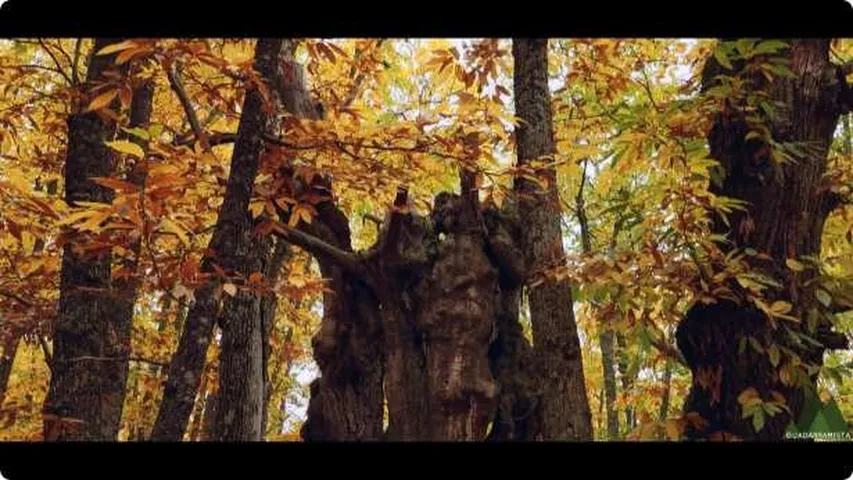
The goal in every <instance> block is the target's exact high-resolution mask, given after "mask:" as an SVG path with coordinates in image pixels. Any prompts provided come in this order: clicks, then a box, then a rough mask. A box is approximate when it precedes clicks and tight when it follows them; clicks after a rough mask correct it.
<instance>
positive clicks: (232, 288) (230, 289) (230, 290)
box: [222, 283, 237, 297]
mask: <svg viewBox="0 0 853 480" xmlns="http://www.w3.org/2000/svg"><path fill="white" fill-rule="evenodd" d="M222 290H225V293H227V294H228V295H231V296H232V297H233V296H234V295H237V285H234V284H233V283H226V284H225V285H223V286H222Z"/></svg>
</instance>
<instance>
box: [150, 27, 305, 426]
mask: <svg viewBox="0 0 853 480" xmlns="http://www.w3.org/2000/svg"><path fill="white" fill-rule="evenodd" d="M289 49H290V42H289V41H286V40H281V39H279V40H272V39H261V40H259V41H258V44H257V46H256V48H255V68H256V70H258V71H259V72H260V74H261V77H262V78H263V79H264V80H265V81H267V82H268V84H270V85H275V86H277V85H279V84H280V81H279V79H280V73H281V72H280V71H279V67H278V65H279V60H280V59H281V58H283V57H285V56H286V55H287V53H286V52H287V51H289ZM269 92H270V93H271V95H272V97H273V99H274V101H275V102H278V94H277V89H276V88H271V89H269ZM242 111H243V114H242V116H241V118H240V125H239V128H238V132H237V140H236V143H235V146H234V154H233V156H232V161H231V173H230V175H229V178H228V185H227V187H226V191H225V198H224V201H223V204H222V206H221V207H220V212H219V217H218V219H217V223H216V227H215V229H214V232H213V238H212V239H211V241H210V248H209V250H212V251H213V252H215V257H205V259H204V260H203V262H202V269H203V270H204V271H206V272H212V271H213V267H212V264H213V263H217V264H219V265H220V266H221V267H222V268H223V269H224V270H225V271H232V272H233V271H239V272H241V273H243V274H244V275H245V277H247V278H248V276H249V275H250V274H251V273H252V272H257V271H261V269H262V258H257V257H258V255H257V254H254V253H255V252H257V251H258V250H263V249H262V248H259V247H258V245H259V244H263V243H266V244H267V245H266V247H265V248H266V249H268V248H269V245H268V244H269V241H268V240H267V239H259V238H257V236H255V234H254V232H253V231H252V224H251V219H250V217H249V211H248V208H249V201H250V199H251V195H252V189H253V186H254V181H255V176H256V174H257V171H258V163H259V157H260V154H261V151H262V150H263V147H264V141H263V137H262V136H263V134H265V133H267V132H268V131H275V129H274V128H271V127H272V126H274V125H273V123H274V122H273V121H272V117H270V116H268V115H266V114H265V113H264V109H263V105H262V98H261V95H260V93H259V92H258V91H257V89H252V90H249V91H248V92H246V98H245V100H244V103H243V110H242ZM194 293H195V302H194V303H193V305H192V307H191V308H190V311H189V313H188V314H187V319H186V325H185V327H184V330H183V333H182V335H181V339H180V342H179V344H178V350H177V352H176V353H175V355H174V357H173V358H172V363H171V366H170V368H169V376H168V379H167V383H166V388H165V390H164V392H163V401H162V402H161V404H160V410H159V411H158V415H157V420H156V421H155V423H154V432H153V434H152V439H154V440H166V441H177V440H180V439H181V438H182V437H183V434H184V431H185V429H186V427H187V421H188V420H189V416H190V413H191V412H192V407H193V404H194V402H195V396H196V393H197V391H198V385H199V382H200V380H201V374H202V370H203V368H204V362H205V357H206V354H207V348H208V346H209V345H210V341H211V337H212V334H213V326H214V323H216V321H217V319H218V320H219V322H220V326H221V328H222V330H223V345H222V350H223V351H222V357H221V367H220V372H219V375H220V377H219V378H220V385H222V386H224V387H225V388H224V389H221V390H220V394H219V396H220V399H221V402H220V407H221V408H217V415H218V420H217V422H216V424H217V429H216V430H217V434H216V436H217V438H219V439H222V440H238V439H239V440H259V439H260V435H261V422H262V403H263V365H262V363H263V358H262V357H263V347H262V326H261V315H260V313H261V312H260V311H261V307H260V303H261V302H260V298H258V297H257V296H256V295H254V294H252V293H249V292H244V291H239V292H238V293H237V295H235V296H234V297H233V298H228V299H222V298H221V295H222V291H221V290H220V281H219V280H211V281H210V282H209V283H207V284H206V285H204V286H202V287H201V288H199V289H197V290H196V291H195V292H194ZM220 300H224V302H223V303H224V306H223V307H222V312H221V315H220ZM225 350H228V351H227V352H226V351H225ZM226 397H227V400H226V399H225V398H226Z"/></svg>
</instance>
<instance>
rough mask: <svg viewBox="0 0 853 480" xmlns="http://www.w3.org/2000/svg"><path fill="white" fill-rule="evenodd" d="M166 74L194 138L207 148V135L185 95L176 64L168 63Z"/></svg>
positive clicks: (188, 98)
mask: <svg viewBox="0 0 853 480" xmlns="http://www.w3.org/2000/svg"><path fill="white" fill-rule="evenodd" d="M166 74H167V75H168V77H169V85H171V86H172V90H174V91H175V94H176V95H177V96H178V100H179V101H180V102H181V106H182V107H183V109H184V113H185V114H186V115H187V120H188V121H189V123H190V127H192V129H193V133H195V138H196V139H197V140H198V141H199V142H201V145H202V148H204V149H205V150H207V149H208V148H210V146H209V144H208V143H207V135H206V134H205V133H204V131H203V130H202V128H201V123H199V121H198V115H196V113H195V109H194V108H193V105H192V102H191V101H190V97H189V95H187V91H186V89H185V88H184V84H183V83H182V82H181V77H180V75H179V74H178V68H177V65H176V64H175V63H173V64H171V65H169V68H167V69H166Z"/></svg>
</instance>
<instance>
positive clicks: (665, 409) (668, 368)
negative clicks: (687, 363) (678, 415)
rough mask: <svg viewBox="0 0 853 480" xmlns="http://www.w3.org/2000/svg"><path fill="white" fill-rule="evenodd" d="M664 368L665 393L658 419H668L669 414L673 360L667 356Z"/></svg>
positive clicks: (662, 397)
mask: <svg viewBox="0 0 853 480" xmlns="http://www.w3.org/2000/svg"><path fill="white" fill-rule="evenodd" d="M664 362H666V363H665V364H664V368H663V395H661V402H660V410H659V411H658V421H661V422H662V421H664V420H666V416H667V415H669V396H670V390H671V388H672V360H670V359H669V358H667V359H666V360H664Z"/></svg>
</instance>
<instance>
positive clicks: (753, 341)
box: [749, 337, 764, 353]
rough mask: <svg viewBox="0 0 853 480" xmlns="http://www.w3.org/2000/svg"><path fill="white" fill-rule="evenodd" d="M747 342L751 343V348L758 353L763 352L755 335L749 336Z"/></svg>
mask: <svg viewBox="0 0 853 480" xmlns="http://www.w3.org/2000/svg"><path fill="white" fill-rule="evenodd" d="M749 344H750V345H752V348H753V349H755V351H756V352H758V353H764V347H762V346H761V343H759V341H758V339H756V338H755V337H749Z"/></svg>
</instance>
